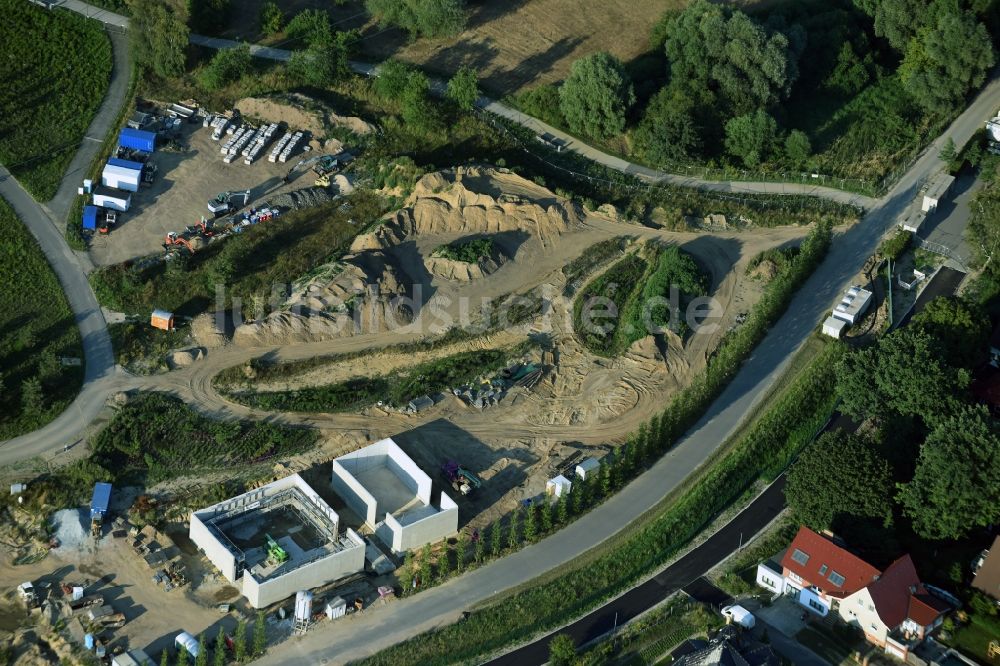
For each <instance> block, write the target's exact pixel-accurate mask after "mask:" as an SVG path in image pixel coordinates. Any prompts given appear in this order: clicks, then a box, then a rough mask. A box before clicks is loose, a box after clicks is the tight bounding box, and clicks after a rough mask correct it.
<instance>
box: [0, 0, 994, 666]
mask: <svg viewBox="0 0 1000 666" xmlns="http://www.w3.org/2000/svg"><path fill="white" fill-rule="evenodd" d="M77 4H82V3H77ZM198 39H202V38H198V37H197V36H193V38H192V40H193V41H195V40H198ZM195 43H199V42H197V41H196V42H195ZM206 45H214V44H206ZM223 46H224V45H223ZM270 51H274V52H276V53H271V54H265V53H261V52H260V51H258V55H262V57H271V56H274V57H279V56H285V54H286V53H287V52H284V53H277V51H278V50H275V49H271V50H270ZM279 59H284V58H283V57H280V58H279ZM364 67H365V68H367V69H366V70H365V71H369V72H370V71H371V68H370V66H364ZM491 104H496V103H495V102H493V103H491V102H488V101H487V103H486V108H487V109H488V110H491V111H495V110H496V109H497V108H499V107H493V108H490V105H491ZM998 105H1000V82H998V81H997V80H995V79H994V80H991V82H990V83H989V84H988V85H987V86H986V88H985V89H984V90H983V91H982V92H981V93H980V95H979V96H977V98H976V99H975V100H974V101H973V102H972V104H970V106H969V107H968V108H967V109H966V111H965V112H963V114H962V115H961V116H960V117H959V118H958V119H957V120H956V121H955V122H954V123H953V124H952V125H951V127H949V128H948V130H947V131H946V132H945V133H944V134H943V135H942V137H941V138H939V139H938V140H937V141H935V142H934V143H933V144H932V145H931V146H930V147H928V149H927V150H926V151H925V152H924V154H923V155H922V156H921V157H920V159H918V160H917V162H916V163H915V164H914V165H913V166H912V167H911V168H910V169H909V171H907V173H906V174H905V175H904V176H903V177H902V178H901V179H900V181H899V182H898V183H897V184H896V185H895V186H894V187H893V188H892V189H891V191H890V192H889V193H888V194H886V195H885V196H883V197H881V198H879V199H870V198H867V197H858V196H856V195H850V194H847V193H843V192H839V191H836V190H826V189H823V188H811V187H804V186H799V185H795V186H793V185H786V186H782V185H780V184H771V183H761V184H753V183H716V182H713V181H696V180H690V179H684V178H680V177H677V176H670V175H669V174H663V173H661V172H656V171H652V170H648V169H645V168H644V167H640V166H638V165H634V164H630V163H628V162H626V161H624V160H621V159H620V158H616V157H614V156H610V155H607V154H604V153H602V152H600V151H597V150H596V149H594V148H592V147H589V146H586V145H585V144H582V143H579V142H577V141H575V140H572V141H571V142H570V141H568V146H567V147H568V148H569V149H572V150H576V151H578V152H580V153H581V154H583V155H585V156H587V157H589V158H591V159H594V160H596V161H598V162H600V163H602V164H605V165H607V166H610V167H612V168H617V169H620V170H623V171H626V172H628V173H633V174H634V175H637V176H638V177H641V178H646V179H648V180H671V179H677V180H671V182H678V183H679V184H686V185H692V186H696V187H705V188H708V189H720V188H728V189H729V190H731V191H733V190H735V191H742V192H775V193H805V194H813V195H816V196H822V197H828V198H831V199H835V200H838V201H847V202H850V203H856V204H858V205H862V206H864V207H865V208H866V209H867V210H868V211H869V212H868V214H867V215H865V217H864V218H863V219H862V221H861V222H860V223H859V224H857V225H855V226H854V227H852V228H851V229H850V230H848V231H847V232H846V233H844V234H841V235H840V236H838V237H837V239H836V241H835V243H834V245H833V248H832V249H831V252H830V256H829V257H828V258H827V260H826V261H824V263H823V264H822V265H821V266H820V267H819V268H818V269H817V270H816V272H815V273H814V274H813V276H812V277H811V278H810V279H809V280H807V281H806V282H805V283H804V284H803V285H802V288H801V289H800V290H799V292H798V294H797V295H796V297H795V298H794V299H793V301H792V304H791V306H790V307H789V310H788V312H787V313H786V314H785V315H784V316H783V317H782V318H781V320H779V322H778V323H777V324H776V325H775V326H774V327H773V328H772V330H771V331H770V332H769V333H768V335H767V337H766V338H765V339H764V340H763V341H762V342H761V344H760V345H758V347H757V349H756V350H755V351H754V353H753V355H752V356H751V357H750V358H749V359H748V360H747V362H746V363H745V364H744V365H743V367H742V368H741V369H740V371H739V372H738V373H737V374H736V376H735V377H734V378H733V380H732V382H731V383H730V385H729V386H728V387H727V388H726V390H725V391H724V392H723V393H722V395H721V396H720V397H719V398H718V399H717V400H716V401H715V402H714V403H713V404H712V406H711V407H710V409H709V410H708V412H707V413H706V414H705V415H704V416H703V417H702V418H701V420H700V421H699V422H698V423H697V424H696V425H695V426H694V427H693V428H692V429H691V430H690V431H689V432H688V433H687V434H686V435H685V436H684V437H683V438H682V439H681V441H680V442H678V444H677V445H676V446H675V447H674V449H673V450H672V451H671V452H670V453H668V454H667V455H666V456H664V457H663V458H662V459H661V460H660V461H658V462H657V463H656V464H655V465H654V466H653V467H652V468H651V469H650V470H649V471H648V472H646V473H645V474H643V475H641V476H640V477H638V478H637V479H636V480H635V481H633V482H632V483H630V484H629V485H628V486H627V487H626V488H624V489H623V490H622V491H621V492H619V493H618V494H617V495H615V496H614V497H612V498H610V499H609V500H608V501H607V502H605V503H604V504H602V505H601V506H599V507H597V508H596V509H595V510H593V511H591V512H590V513H588V514H587V515H586V516H584V517H582V518H581V519H579V520H577V521H576V522H574V523H573V524H571V525H570V526H568V527H567V528H565V529H563V530H561V531H560V532H559V533H558V534H557V535H554V536H552V537H549V538H547V539H544V540H542V541H540V542H539V543H537V544H534V545H532V546H530V547H528V548H526V549H524V550H522V551H519V552H517V553H514V554H513V555H510V556H509V557H505V558H503V559H501V560H498V561H495V562H493V563H491V564H489V565H487V566H485V567H482V568H480V569H477V570H475V571H473V572H470V573H468V574H466V575H463V576H461V577H459V578H456V579H453V580H451V581H449V582H448V583H446V584H444V585H442V586H439V587H437V588H434V589H431V590H428V591H426V592H424V593H422V594H419V595H416V596H415V597H411V598H407V599H403V600H401V601H398V602H396V603H393V604H389V605H387V606H385V607H382V608H379V609H378V610H377V611H375V612H366V613H362V614H359V615H356V616H353V617H352V618H349V619H347V620H342V621H340V622H337V623H332V625H330V626H328V627H324V628H323V629H322V630H321V631H315V632H313V633H311V634H308V635H306V636H304V637H301V638H296V639H291V640H289V641H286V642H285V643H283V644H282V645H280V646H276V647H275V648H274V649H272V650H271V652H270V653H269V654H268V655H267V656H265V657H264V659H263V660H262V662H263V663H272V664H289V663H295V664H298V663H310V664H316V663H343V662H344V661H347V660H348V659H354V658H358V657H361V656H364V655H367V654H372V653H374V652H377V651H379V650H382V649H384V648H386V647H389V646H391V645H394V644H396V643H398V642H400V641H402V640H405V639H407V638H410V637H412V636H415V635H417V634H419V633H421V632H424V631H427V630H428V629H432V628H434V627H436V626H441V625H442V624H445V623H449V622H453V621H455V620H457V619H458V618H459V617H460V615H461V613H462V611H464V610H466V609H469V608H472V607H475V606H476V605H478V604H482V603H486V602H489V601H490V599H491V598H493V597H494V596H495V595H497V594H500V593H502V592H505V591H507V590H509V589H512V588H514V587H516V586H518V585H521V584H523V583H524V582H525V581H526V580H530V579H531V578H534V577H536V576H539V575H541V574H544V573H546V572H549V571H551V570H553V569H555V568H558V567H561V566H563V565H566V564H568V563H571V562H572V561H573V560H575V559H576V558H577V557H578V556H579V555H580V554H581V553H583V552H586V551H587V550H590V549H592V548H593V547H595V546H596V545H598V544H600V543H601V542H603V541H604V540H606V539H608V538H610V537H612V536H614V535H615V534H616V533H617V532H618V531H619V530H620V529H621V528H623V527H625V526H626V525H628V524H629V523H630V522H632V521H633V520H635V519H636V518H637V517H639V516H640V515H641V514H642V513H644V512H646V511H648V510H649V509H650V508H651V507H653V506H655V505H656V504H657V502H658V501H659V500H660V499H661V498H662V497H663V496H664V495H665V494H666V493H669V492H670V491H671V490H673V489H675V488H677V487H678V486H679V485H680V484H681V483H682V482H683V481H684V479H685V478H687V477H688V476H689V475H690V474H691V473H692V472H693V471H694V470H696V469H697V468H698V467H699V466H700V465H701V464H702V463H703V461H705V460H706V459H707V458H708V457H709V456H710V455H711V454H712V452H713V451H715V450H716V448H717V447H718V446H720V444H721V442H724V441H725V440H726V439H727V437H728V436H729V435H730V434H731V433H732V432H733V430H734V429H735V428H736V427H737V426H738V425H739V424H740V423H741V422H742V421H743V420H744V418H745V417H746V416H747V415H749V414H753V412H754V410H755V409H756V407H757V405H758V402H759V400H760V399H761V397H762V396H763V395H765V394H766V393H767V391H768V389H769V388H770V387H771V386H772V385H773V383H774V381H775V380H776V379H777V378H778V377H779V376H780V375H781V374H782V372H783V371H784V370H785V367H786V365H787V363H788V362H789V359H790V358H791V357H792V356H793V355H794V353H795V351H796V350H797V349H798V348H799V346H800V345H801V344H802V342H803V341H804V340H805V339H806V337H807V336H808V335H810V334H811V332H812V331H813V330H814V329H815V328H816V325H817V323H818V321H819V320H820V318H821V316H822V314H823V313H824V312H825V311H826V310H827V308H828V306H829V304H830V303H832V302H834V301H835V300H836V299H837V298H838V297H839V294H840V291H841V289H842V286H843V285H844V284H846V283H847V282H848V281H849V280H850V279H851V278H852V277H853V276H854V275H855V274H856V273H857V272H858V270H860V268H861V267H862V265H863V263H864V261H865V259H866V258H867V257H868V256H869V255H870V254H871V253H872V251H873V250H874V249H875V247H876V245H877V243H878V242H879V240H880V238H881V236H882V235H883V234H884V232H885V231H887V230H888V229H889V228H891V227H892V225H893V223H894V221H895V219H896V218H897V217H898V215H899V214H900V213H901V212H902V211H903V209H904V208H905V207H906V205H907V204H908V203H909V202H910V200H911V199H912V197H913V196H914V195H915V193H916V191H917V189H918V188H919V186H920V184H921V183H922V182H923V181H924V180H925V179H927V178H929V177H931V176H932V175H933V174H935V173H936V172H937V171H938V170H940V169H941V168H942V167H943V163H942V162H941V161H940V160H939V159H938V157H937V154H938V152H939V149H940V146H941V145H942V144H943V142H944V141H945V140H946V138H947V137H950V138H952V139H954V141H955V142H956V143H957V144H959V145H961V144H963V143H965V142H966V141H967V140H968V139H969V138H970V137H971V136H972V134H973V132H974V131H975V130H977V129H978V128H979V127H980V126H981V125H982V123H983V122H984V121H985V120H986V119H988V118H989V117H991V116H992V114H993V112H994V111H995V110H996V108H997V106H998ZM502 108H503V109H506V107H502ZM501 110H502V109H501ZM508 111H511V112H512V113H514V112H513V111H512V110H509V109H508ZM513 119H514V120H516V121H517V122H523V123H524V124H525V125H526V126H528V127H531V128H532V129H534V130H535V131H538V129H542V130H543V131H547V132H550V133H552V134H553V135H555V136H560V135H561V133H558V132H557V131H555V130H554V129H553V128H547V126H544V125H542V124H540V123H537V121H534V119H526V118H521V119H518V118H513ZM0 194H3V196H5V197H7V198H8V199H9V200H11V202H12V203H13V204H14V205H15V209H16V210H17V211H18V214H19V215H21V216H22V218H23V219H25V222H26V224H28V225H29V228H31V229H32V232H33V233H35V235H36V237H38V238H39V239H40V241H39V242H40V243H42V244H43V249H44V250H45V251H46V255H47V256H48V257H49V259H50V261H51V262H52V263H53V265H54V266H55V267H56V271H57V274H59V276H60V280H61V281H62V283H63V285H64V287H65V288H66V289H67V294H68V295H70V302H71V305H72V306H73V309H74V312H76V313H77V316H78V321H79V322H80V326H81V330H82V331H83V332H84V343H85V349H86V350H87V377H88V381H87V383H86V384H85V387H84V390H83V391H82V392H81V395H80V397H79V398H78V399H77V401H76V402H75V403H74V405H75V406H76V407H77V408H78V409H79V414H77V413H75V411H74V408H71V409H70V410H69V411H68V412H67V413H66V414H63V415H62V416H60V417H59V419H57V420H56V421H55V422H53V424H51V425H50V426H49V427H47V428H45V429H43V430H41V431H38V432H36V433H32V434H31V435H27V436H25V437H22V438H18V440H12V441H10V442H7V443H5V444H3V445H2V446H0V463H4V462H10V461H13V460H16V459H20V458H24V457H28V456H31V455H38V454H40V453H44V452H46V451H51V450H53V449H56V448H58V447H59V446H61V445H62V444H63V443H67V442H69V441H73V440H74V439H75V438H76V433H78V432H79V431H80V429H82V427H84V426H85V425H86V423H87V422H89V420H90V419H89V418H88V417H92V415H93V414H96V411H97V410H98V409H99V404H103V402H104V397H105V396H106V395H107V394H108V391H110V390H112V389H114V388H117V387H125V386H145V387H148V388H171V384H173V385H174V387H173V388H174V389H175V390H176V391H177V392H179V393H183V391H184V390H187V389H186V388H184V387H185V386H191V385H199V384H200V385H201V386H202V387H204V385H205V383H206V382H209V383H210V377H200V378H199V377H196V375H198V372H199V371H198V370H197V369H196V368H195V369H191V370H190V375H192V377H191V378H189V380H185V374H184V373H171V374H170V375H166V376H165V377H163V378H150V379H141V380H140V379H127V378H122V377H115V376H114V375H113V373H112V371H111V368H112V367H113V359H112V356H111V349H110V344H109V343H108V340H107V332H106V327H105V325H104V321H103V318H102V317H101V316H100V311H99V309H97V303H96V301H95V300H94V298H93V293H92V292H91V291H90V289H89V286H88V285H87V283H86V280H85V278H84V276H83V270H82V266H81V264H80V261H79V259H77V258H76V257H75V256H74V255H73V254H72V252H70V251H69V249H68V248H67V247H66V246H65V243H64V242H62V235H61V233H57V232H56V228H55V227H54V226H53V223H52V221H51V220H50V219H48V218H47V216H46V215H45V213H44V211H43V210H42V209H41V208H40V207H39V206H38V205H37V204H35V203H34V202H33V201H31V200H30V198H27V199H26V200H25V198H26V197H27V195H26V194H25V193H24V191H23V190H22V189H21V188H20V187H19V186H18V185H17V184H16V182H15V181H13V179H12V178H7V179H5V180H4V181H3V183H0ZM46 225H47V229H48V231H45V228H46ZM53 235H54V237H53ZM43 239H44V240H43ZM365 342H366V341H365V340H361V339H359V340H357V341H355V344H361V345H364V344H365ZM300 348H301V351H300ZM261 351H262V350H244V351H242V352H239V353H241V354H249V355H256V354H259V353H260V352H261ZM281 351H282V354H283V355H284V354H285V353H291V354H297V353H308V352H309V351H311V350H309V349H308V348H307V346H306V345H295V346H289V347H285V348H282V350H281ZM229 353H232V354H234V356H233V358H235V356H236V355H237V352H214V351H213V352H212V354H213V355H215V354H218V355H220V356H222V355H224V354H229ZM209 358H211V356H210V357H209ZM237 362H238V361H237ZM190 382H193V384H191V383H190ZM95 405H96V407H95ZM218 409H219V411H220V413H219V414H218V415H219V416H225V415H231V413H232V412H231V409H232V408H231V407H224V406H219V408H218ZM282 418H283V419H284V420H287V421H289V422H294V421H296V420H299V421H300V422H308V421H307V418H313V417H305V416H297V415H283V416H282ZM320 418H323V419H324V421H325V422H324V426H327V427H329V426H330V425H332V424H334V423H338V422H340V423H342V424H344V423H345V422H344V421H343V420H342V419H343V417H339V416H336V417H320ZM347 425H348V427H354V424H353V423H350V424H347ZM74 428H76V430H75V432H74V433H73V434H72V435H71V436H70V432H71V431H73V430H74ZM532 430H533V431H537V429H535V428H534V427H532Z"/></svg>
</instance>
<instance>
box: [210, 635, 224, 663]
mask: <svg viewBox="0 0 1000 666" xmlns="http://www.w3.org/2000/svg"><path fill="white" fill-rule="evenodd" d="M226 661H227V659H226V632H225V630H223V628H222V627H219V633H218V634H217V635H216V636H215V649H214V650H213V651H212V666H226Z"/></svg>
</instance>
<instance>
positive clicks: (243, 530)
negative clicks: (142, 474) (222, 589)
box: [190, 474, 365, 608]
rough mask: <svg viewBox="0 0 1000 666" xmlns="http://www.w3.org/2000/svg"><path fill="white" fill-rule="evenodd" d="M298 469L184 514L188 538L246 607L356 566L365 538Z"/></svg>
mask: <svg viewBox="0 0 1000 666" xmlns="http://www.w3.org/2000/svg"><path fill="white" fill-rule="evenodd" d="M339 527H340V518H339V516H338V515H337V513H336V512H335V511H334V510H333V509H331V508H330V506H329V505H328V504H327V503H326V502H325V501H324V500H323V499H322V498H321V497H320V496H319V495H317V494H316V492H315V491H314V490H313V489H312V488H311V487H309V484H307V483H306V482H305V481H304V480H303V479H302V477H300V476H299V475H298V474H293V475H291V476H288V477H285V478H283V479H279V480H277V481H274V482H273V483H269V484H267V485H266V486H261V487H260V488H256V489H254V490H251V491H250V492H247V493H244V494H243V495H240V496H238V497H233V498H232V499H228V500H225V501H223V502H219V503H218V504H214V505H212V506H210V507H207V508H205V509H201V510H200V511H195V512H193V513H192V514H191V527H190V536H191V540H192V541H193V542H194V543H195V544H196V545H197V546H198V547H199V548H200V549H201V550H202V552H204V553H205V556H206V557H208V559H209V560H210V561H211V562H212V564H214V565H215V566H216V567H218V569H219V571H221V572H222V574H223V575H224V576H225V577H226V578H227V579H229V580H230V581H232V582H233V583H234V584H236V585H237V586H239V587H240V589H241V590H242V592H243V595H244V596H245V597H246V598H247V599H248V600H249V601H250V604H251V605H252V606H253V607H254V608H263V607H265V606H269V605H270V604H273V603H275V602H277V601H281V600H282V599H285V598H286V597H289V596H291V595H293V594H295V593H296V592H297V591H298V590H303V589H309V588H313V587H318V586H320V585H325V584H327V583H330V582H333V581H335V580H338V579H340V578H343V577H344V576H348V575H351V574H353V573H356V572H359V571H362V570H363V569H364V566H365V542H364V540H363V539H362V538H361V537H360V536H358V534H357V533H356V532H354V530H352V529H349V528H348V529H345V530H344V531H343V532H340V531H339Z"/></svg>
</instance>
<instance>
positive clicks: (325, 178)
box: [313, 173, 330, 187]
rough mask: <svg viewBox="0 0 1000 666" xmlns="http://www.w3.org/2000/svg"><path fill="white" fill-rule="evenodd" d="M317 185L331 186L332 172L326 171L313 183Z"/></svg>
mask: <svg viewBox="0 0 1000 666" xmlns="http://www.w3.org/2000/svg"><path fill="white" fill-rule="evenodd" d="M313 185H315V186H316V187H330V174H328V173H325V174H323V175H322V176H320V177H319V178H317V179H316V181H315V182H314V183H313Z"/></svg>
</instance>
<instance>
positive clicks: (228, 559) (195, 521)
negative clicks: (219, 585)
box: [188, 513, 236, 583]
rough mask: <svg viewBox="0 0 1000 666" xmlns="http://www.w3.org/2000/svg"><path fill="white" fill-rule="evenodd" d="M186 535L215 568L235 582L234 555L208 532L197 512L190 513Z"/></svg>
mask: <svg viewBox="0 0 1000 666" xmlns="http://www.w3.org/2000/svg"><path fill="white" fill-rule="evenodd" d="M208 515H209V516H211V515H212V514H208ZM188 536H189V537H191V541H193V542H194V544H195V545H196V546H198V547H199V548H201V549H202V550H203V551H204V552H205V557H207V558H208V561H209V562H211V563H212V564H214V565H215V568H216V569H218V570H219V571H221V572H222V575H223V576H225V577H226V579H227V580H229V581H231V582H234V583H235V582H236V557H235V556H234V555H233V554H232V553H231V552H230V551H229V549H228V548H226V547H225V546H224V545H222V542H221V541H219V540H218V539H217V538H216V537H215V535H214V534H212V533H211V532H209V530H208V527H207V526H206V525H205V524H204V523H203V522H202V521H201V518H199V517H198V514H197V513H192V514H191V526H190V527H189V528H188Z"/></svg>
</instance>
